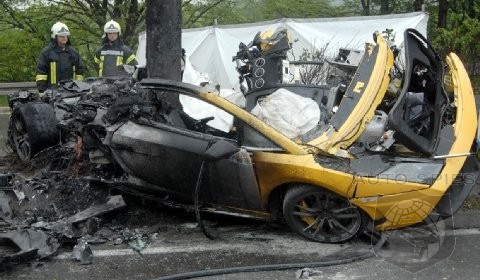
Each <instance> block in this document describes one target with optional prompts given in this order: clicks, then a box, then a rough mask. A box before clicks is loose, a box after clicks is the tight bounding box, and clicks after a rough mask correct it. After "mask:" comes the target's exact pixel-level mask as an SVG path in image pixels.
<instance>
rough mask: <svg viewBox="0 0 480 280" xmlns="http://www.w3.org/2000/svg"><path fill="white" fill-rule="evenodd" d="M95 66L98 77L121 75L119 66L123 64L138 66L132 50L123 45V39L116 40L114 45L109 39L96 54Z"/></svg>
mask: <svg viewBox="0 0 480 280" xmlns="http://www.w3.org/2000/svg"><path fill="white" fill-rule="evenodd" d="M95 64H96V66H97V70H98V76H99V77H102V76H116V75H119V74H120V73H121V68H119V66H121V65H123V64H128V65H137V64H138V63H137V60H136V58H135V54H134V53H133V52H132V50H131V49H130V48H129V47H127V46H126V45H124V44H123V42H122V40H121V39H117V40H115V41H114V42H113V43H112V44H110V43H109V42H108V39H106V40H104V44H103V46H102V47H101V48H99V49H98V50H97V51H96V52H95Z"/></svg>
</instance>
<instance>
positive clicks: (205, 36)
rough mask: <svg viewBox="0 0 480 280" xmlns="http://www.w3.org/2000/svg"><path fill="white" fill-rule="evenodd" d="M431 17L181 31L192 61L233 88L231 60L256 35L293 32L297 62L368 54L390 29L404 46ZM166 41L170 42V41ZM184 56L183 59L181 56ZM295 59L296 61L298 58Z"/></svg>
mask: <svg viewBox="0 0 480 280" xmlns="http://www.w3.org/2000/svg"><path fill="white" fill-rule="evenodd" d="M427 21H428V14H426V13H424V12H415V13H407V14H397V15H385V16H369V17H343V18H320V19H279V20H275V21H267V22H259V23H248V24H238V25H223V26H222V25H220V26H209V27H203V28H195V29H184V30H183V31H182V47H183V48H184V49H185V50H186V53H187V57H188V58H189V59H190V62H191V63H192V64H193V65H194V66H195V67H196V69H197V70H198V71H200V72H204V73H208V75H209V77H210V79H211V81H212V82H214V83H218V84H220V86H221V87H222V88H233V87H234V86H235V85H236V84H237V83H238V74H237V72H236V70H235V64H234V62H232V57H233V56H234V55H236V53H237V51H238V45H239V43H240V42H243V43H245V44H248V43H249V42H250V41H252V40H253V37H254V36H255V34H256V33H257V32H259V31H261V32H263V31H266V30H268V29H273V30H274V29H276V28H277V27H282V28H286V29H288V31H289V33H290V36H291V39H292V41H294V42H293V55H292V54H290V57H289V58H290V59H291V60H295V59H298V58H299V56H300V55H301V53H302V52H303V49H307V50H309V51H311V50H313V49H314V48H315V46H316V47H323V46H325V45H326V44H328V48H327V52H328V55H334V54H335V53H336V52H337V51H338V49H339V48H357V49H363V45H364V43H365V42H373V32H375V31H380V32H381V31H384V30H386V29H387V28H388V29H393V31H394V32H395V34H396V36H395V44H396V45H397V46H400V44H401V43H402V42H403V31H404V30H405V29H407V28H415V29H417V30H418V31H419V32H420V33H422V34H423V35H425V36H426V33H427ZM166 40H168V39H167V38H166ZM145 49H146V34H145V33H142V34H140V36H139V45H138V50H137V60H138V62H139V64H140V65H145V64H146V50H145ZM179 55H180V54H179ZM293 56H294V57H293Z"/></svg>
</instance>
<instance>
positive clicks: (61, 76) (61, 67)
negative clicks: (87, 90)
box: [35, 43, 84, 91]
mask: <svg viewBox="0 0 480 280" xmlns="http://www.w3.org/2000/svg"><path fill="white" fill-rule="evenodd" d="M83 71H84V67H83V62H82V59H81V58H80V55H79V54H78V52H77V51H76V50H75V49H74V48H73V47H72V46H70V45H67V46H66V47H65V49H63V50H62V49H61V48H59V47H58V46H57V45H56V44H54V43H50V44H49V45H48V46H47V47H45V48H44V49H43V50H42V51H41V53H40V56H39V58H38V63H37V76H36V78H35V81H36V83H37V88H38V90H39V91H45V90H46V89H47V88H49V87H50V86H52V85H56V84H57V83H58V82H59V81H62V80H69V79H75V80H83Z"/></svg>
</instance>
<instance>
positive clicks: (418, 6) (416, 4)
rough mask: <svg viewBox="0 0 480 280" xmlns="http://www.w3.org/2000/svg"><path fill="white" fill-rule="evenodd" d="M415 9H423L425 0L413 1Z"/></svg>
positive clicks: (416, 10)
mask: <svg viewBox="0 0 480 280" xmlns="http://www.w3.org/2000/svg"><path fill="white" fill-rule="evenodd" d="M413 9H414V10H415V12H420V11H423V0H415V1H414V3H413Z"/></svg>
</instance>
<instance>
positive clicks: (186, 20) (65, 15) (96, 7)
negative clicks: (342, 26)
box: [0, 0, 480, 82]
mask: <svg viewBox="0 0 480 280" xmlns="http://www.w3.org/2000/svg"><path fill="white" fill-rule="evenodd" d="M423 2H424V4H425V6H426V9H427V12H428V13H429V14H430V21H429V27H428V28H429V29H428V34H429V38H430V40H431V41H432V42H433V45H434V47H435V48H436V49H438V50H439V51H440V53H442V54H446V53H448V52H451V51H453V52H456V53H457V54H459V56H460V57H461V58H462V59H463V60H464V61H469V62H471V65H475V63H479V61H480V44H478V42H479V41H480V35H479V33H480V25H479V21H480V1H476V0H457V1H449V3H451V4H452V5H451V7H450V9H449V12H448V19H447V22H448V23H447V24H448V28H446V29H445V30H444V29H437V28H436V27H435V26H436V21H437V15H438V11H437V10H438V1H437V0H425V1H423ZM0 8H1V9H0V82H2V81H3V82H7V81H33V79H34V76H35V66H36V60H37V57H38V54H39V52H40V50H41V49H42V48H43V47H44V46H45V45H47V44H48V42H49V40H50V27H51V25H52V24H53V23H55V22H56V21H63V22H64V23H66V24H67V25H68V26H69V28H70V30H71V32H72V36H71V39H72V45H73V46H74V47H75V48H76V49H77V50H78V51H79V52H80V54H81V56H82V58H83V60H84V63H85V64H86V66H87V76H89V75H95V73H94V71H93V69H94V68H93V53H94V51H95V49H96V48H97V47H99V46H100V44H101V35H102V33H103V32H102V29H103V25H104V23H105V22H106V21H107V20H109V19H115V20H117V21H118V22H119V23H120V25H121V26H122V31H123V34H122V37H123V38H124V40H125V41H126V43H127V45H129V46H130V47H132V48H133V49H135V48H136V44H137V36H138V33H139V32H140V31H143V30H145V23H144V19H145V1H144V0H115V1H111V0H108V1H106V0H48V1H43V0H42V1H40V0H1V1H0ZM412 11H413V1H412V0H409V1H406V0H397V1H391V0H343V1H328V0H298V1H291V0H243V1H238V0H183V1H182V17H183V28H192V27H202V26H207V25H212V24H214V22H215V21H216V22H217V23H218V24H223V25H224V24H237V23H247V22H259V21H266V20H272V19H278V18H283V17H289V18H320V17H335V16H359V15H365V14H369V15H377V14H385V13H405V12H412ZM384 32H386V33H384V36H387V37H389V38H390V37H392V36H394V34H390V33H388V30H385V31H384Z"/></svg>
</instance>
